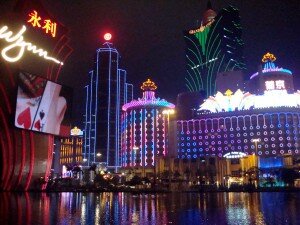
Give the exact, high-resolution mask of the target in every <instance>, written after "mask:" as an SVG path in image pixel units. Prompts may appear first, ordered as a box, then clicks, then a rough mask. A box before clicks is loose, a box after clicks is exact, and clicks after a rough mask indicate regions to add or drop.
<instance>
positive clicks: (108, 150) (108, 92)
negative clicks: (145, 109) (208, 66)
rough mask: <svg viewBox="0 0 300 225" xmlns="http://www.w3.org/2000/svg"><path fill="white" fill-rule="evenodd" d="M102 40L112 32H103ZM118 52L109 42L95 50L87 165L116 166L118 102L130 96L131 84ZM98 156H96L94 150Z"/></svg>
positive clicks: (89, 91)
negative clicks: (103, 164) (99, 155)
mask: <svg viewBox="0 0 300 225" xmlns="http://www.w3.org/2000/svg"><path fill="white" fill-rule="evenodd" d="M104 38H105V40H110V38H111V35H108V34H105V37H104ZM119 60H120V55H119V52H118V51H117V49H116V48H115V47H113V45H112V44H111V43H109V42H105V43H104V44H103V46H102V47H101V48H99V49H97V51H96V57H95V67H94V69H93V70H92V71H91V72H90V73H89V76H90V83H89V85H87V86H86V108H85V121H84V123H85V129H84V130H85V132H84V150H83V155H84V158H85V159H87V165H91V164H93V163H99V162H101V163H105V164H106V166H107V167H109V168H115V169H116V168H117V167H118V166H119V165H120V162H119V150H120V148H121V143H120V142H121V135H120V132H121V106H122V105H123V104H125V103H127V102H128V101H130V100H131V99H132V95H133V94H132V93H133V86H132V85H131V84H128V83H126V71H125V70H123V69H120V66H119V64H120V62H119ZM98 153H99V154H101V158H99V157H98V158H97V154H98Z"/></svg>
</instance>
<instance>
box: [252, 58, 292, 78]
mask: <svg viewBox="0 0 300 225" xmlns="http://www.w3.org/2000/svg"><path fill="white" fill-rule="evenodd" d="M261 61H262V62H263V63H264V68H263V70H262V71H261V72H262V73H269V72H282V73H287V74H290V75H292V72H291V71H290V70H288V69H283V68H279V67H278V66H276V65H275V63H274V61H276V57H275V56H274V55H273V54H271V53H269V52H268V53H266V54H265V55H264V56H263V58H262V59H261ZM258 74H259V73H258V72H256V73H254V74H252V75H251V77H250V79H253V78H254V77H256V76H257V75H258Z"/></svg>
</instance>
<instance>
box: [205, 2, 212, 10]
mask: <svg viewBox="0 0 300 225" xmlns="http://www.w3.org/2000/svg"><path fill="white" fill-rule="evenodd" d="M206 9H207V10H208V9H212V5H211V1H210V0H208V1H207V6H206Z"/></svg>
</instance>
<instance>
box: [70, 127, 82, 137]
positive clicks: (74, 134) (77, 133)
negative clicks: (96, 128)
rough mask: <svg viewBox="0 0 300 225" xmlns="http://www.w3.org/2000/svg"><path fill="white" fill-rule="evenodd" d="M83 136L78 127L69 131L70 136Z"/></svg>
mask: <svg viewBox="0 0 300 225" xmlns="http://www.w3.org/2000/svg"><path fill="white" fill-rule="evenodd" d="M80 135H83V131H82V130H80V129H79V128H78V127H74V128H73V129H71V136H80Z"/></svg>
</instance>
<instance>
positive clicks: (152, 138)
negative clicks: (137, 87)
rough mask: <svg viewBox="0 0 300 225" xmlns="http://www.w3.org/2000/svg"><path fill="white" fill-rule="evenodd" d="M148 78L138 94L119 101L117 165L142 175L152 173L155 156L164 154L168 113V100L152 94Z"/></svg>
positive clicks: (153, 84)
mask: <svg viewBox="0 0 300 225" xmlns="http://www.w3.org/2000/svg"><path fill="white" fill-rule="evenodd" d="M156 88H157V87H156V85H155V83H154V82H152V81H151V80H150V79H148V80H147V81H145V82H144V83H143V85H142V86H141V89H142V90H143V96H142V98H139V99H138V100H132V101H131V102H129V103H127V104H125V105H123V107H122V109H123V111H124V112H123V117H122V124H123V126H124V132H123V134H122V152H121V166H122V167H123V168H124V169H136V170H137V171H135V172H137V173H140V174H141V175H142V176H146V175H147V174H149V175H150V174H153V173H155V169H156V166H157V162H158V158H160V157H164V156H166V155H167V154H168V127H169V117H168V115H166V114H164V113H167V114H168V113H169V112H170V113H171V111H166V110H172V109H174V108H175V106H174V105H173V104H172V103H169V102H167V101H166V100H164V99H160V98H157V97H155V90H156Z"/></svg>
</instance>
